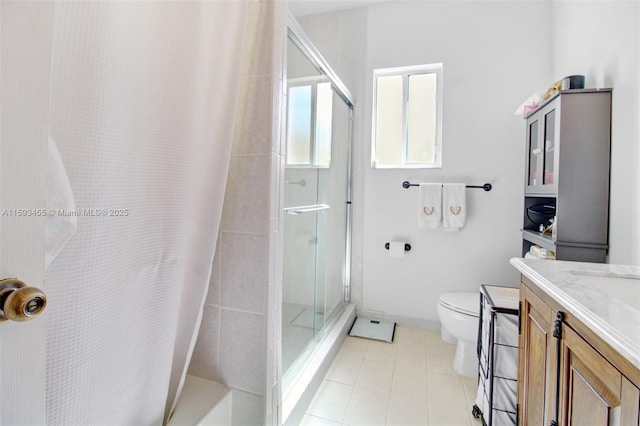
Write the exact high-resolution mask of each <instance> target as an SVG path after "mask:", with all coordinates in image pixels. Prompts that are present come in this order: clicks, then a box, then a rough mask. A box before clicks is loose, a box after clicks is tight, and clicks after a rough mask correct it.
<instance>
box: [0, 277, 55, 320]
mask: <svg viewBox="0 0 640 426" xmlns="http://www.w3.org/2000/svg"><path fill="white" fill-rule="evenodd" d="M45 306H47V296H46V295H45V294H44V292H43V291H42V290H40V289H37V288H35V287H29V286H27V285H26V284H25V283H24V282H23V281H20V280H19V279H17V278H5V279H3V280H0V322H2V321H8V320H11V321H29V320H31V319H33V318H35V317H37V316H39V315H40V314H41V313H42V311H44V308H45Z"/></svg>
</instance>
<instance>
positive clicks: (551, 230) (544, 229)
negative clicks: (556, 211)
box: [540, 217, 556, 236]
mask: <svg viewBox="0 0 640 426" xmlns="http://www.w3.org/2000/svg"><path fill="white" fill-rule="evenodd" d="M555 229H556V221H555V217H553V218H551V219H549V226H544V225H540V233H541V234H543V235H551V236H553V235H554V234H555Z"/></svg>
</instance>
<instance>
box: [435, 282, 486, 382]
mask: <svg viewBox="0 0 640 426" xmlns="http://www.w3.org/2000/svg"><path fill="white" fill-rule="evenodd" d="M479 316H480V295H479V293H462V292H459V293H444V294H442V295H441V296H440V299H439V300H438V318H440V324H441V328H440V337H441V338H442V340H444V341H445V342H448V343H454V344H456V345H457V347H456V354H455V356H454V358H453V369H454V370H455V371H456V373H458V374H463V375H465V376H471V377H477V376H478V355H477V342H478V318H479Z"/></svg>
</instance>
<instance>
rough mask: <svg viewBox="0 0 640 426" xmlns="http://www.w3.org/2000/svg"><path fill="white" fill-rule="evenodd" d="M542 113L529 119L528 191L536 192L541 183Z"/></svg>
mask: <svg viewBox="0 0 640 426" xmlns="http://www.w3.org/2000/svg"><path fill="white" fill-rule="evenodd" d="M541 152H542V150H541V148H540V114H535V115H533V116H531V117H529V118H528V119H527V177H526V182H525V187H526V189H527V192H535V188H537V187H538V186H539V185H540V183H541V179H540V178H541V175H542V170H541V164H542V163H541V161H540V158H541V157H540V154H541Z"/></svg>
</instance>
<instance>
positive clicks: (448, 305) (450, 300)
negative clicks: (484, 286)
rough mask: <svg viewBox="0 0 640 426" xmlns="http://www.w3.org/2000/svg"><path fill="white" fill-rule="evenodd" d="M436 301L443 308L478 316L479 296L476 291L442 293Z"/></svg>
mask: <svg viewBox="0 0 640 426" xmlns="http://www.w3.org/2000/svg"><path fill="white" fill-rule="evenodd" d="M438 303H439V304H440V305H441V306H442V307H443V308H445V309H449V310H451V311H454V312H458V313H461V314H464V315H469V316H472V317H479V316H480V296H479V294H478V293H457V292H456V293H444V294H442V295H441V296H440V300H439V301H438Z"/></svg>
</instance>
